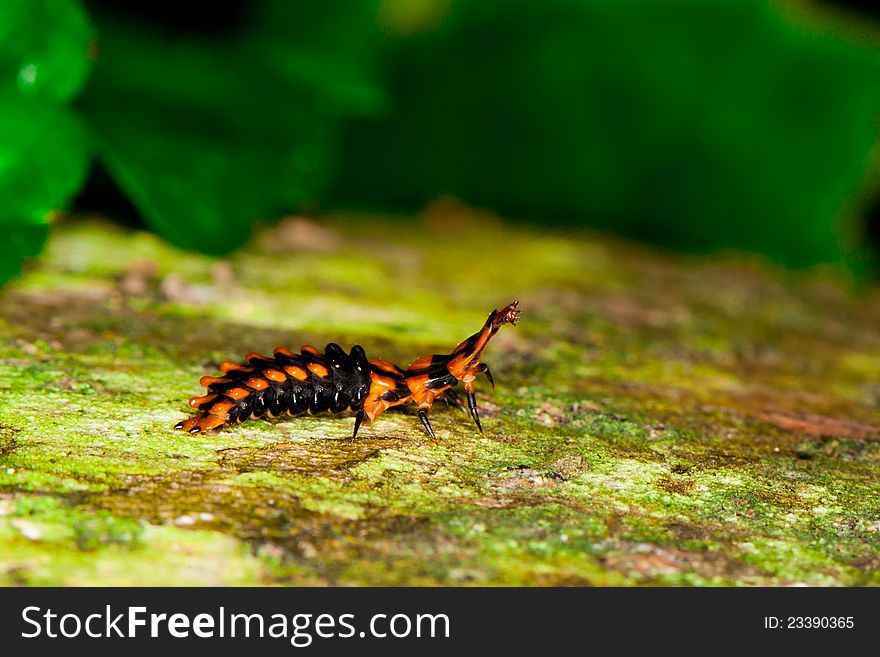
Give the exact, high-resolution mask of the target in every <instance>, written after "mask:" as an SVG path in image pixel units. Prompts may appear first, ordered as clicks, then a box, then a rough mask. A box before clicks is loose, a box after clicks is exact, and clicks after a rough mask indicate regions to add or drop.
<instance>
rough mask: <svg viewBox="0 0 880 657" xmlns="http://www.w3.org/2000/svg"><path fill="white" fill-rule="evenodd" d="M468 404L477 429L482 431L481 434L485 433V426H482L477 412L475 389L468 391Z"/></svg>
mask: <svg viewBox="0 0 880 657" xmlns="http://www.w3.org/2000/svg"><path fill="white" fill-rule="evenodd" d="M467 403H468V408H469V409H470V411H471V417H472V418H474V422H476V423H477V429H479V430H480V433H483V426H482V425H481V424H480V414H479V413H478V412H477V398H476V397H475V396H474V391H473V389H470V390H468V391H467Z"/></svg>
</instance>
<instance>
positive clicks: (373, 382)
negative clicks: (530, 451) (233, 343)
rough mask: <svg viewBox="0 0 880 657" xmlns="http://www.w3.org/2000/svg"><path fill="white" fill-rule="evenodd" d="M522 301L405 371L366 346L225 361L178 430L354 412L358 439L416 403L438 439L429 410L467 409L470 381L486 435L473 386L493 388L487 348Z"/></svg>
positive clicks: (473, 410)
mask: <svg viewBox="0 0 880 657" xmlns="http://www.w3.org/2000/svg"><path fill="white" fill-rule="evenodd" d="M518 305H519V302H518V301H514V302H513V303H511V304H510V305H509V306H506V307H504V308H502V309H501V310H493V311H492V312H491V313H490V314H489V318H488V319H487V320H486V323H485V324H483V328H481V329H480V330H479V331H478V332H477V333H475V334H474V335H472V336H471V337H469V338H468V339H467V340H465V341H464V342H462V343H461V344H459V345H458V346H457V347H456V348H455V349H453V350H452V353H450V354H435V355H433V356H422V357H421V358H419V359H417V360H415V361H413V363H412V364H410V366H409V367H408V368H407V369H406V370H403V369H401V368H399V367H398V366H397V365H395V364H394V363H391V362H388V361H387V360H380V359H375V360H367V355H366V353H365V352H364V349H363V347H361V346H360V345H355V346H354V347H352V348H351V352H349V353H347V354H346V353H345V351H344V350H343V349H342V348H341V347H340V346H339V345H338V344H335V343H333V342H331V343H330V344H328V345H327V347H326V348H325V349H324V353H323V354H322V353H321V352H319V351H318V350H317V349H315V348H314V347H312V346H311V345H304V346H303V347H302V348H301V349H300V353H298V354H295V353H293V352H291V351H289V350H287V349H284V348H283V347H279V348H277V349H276V350H275V351H274V353H273V357H271V358H269V357H268V356H261V355H260V354H257V353H249V354H248V355H247V356H245V362H244V363H241V364H239V363H233V362H231V361H226V362H224V363H221V364H220V369H221V370H222V371H223V376H221V377H213V376H203V377H202V378H201V379H200V380H199V383H200V384H201V385H203V386H206V387H207V389H208V392H207V394H206V395H204V396H202V397H193V398H192V399H190V400H189V405H190V406H192V407H193V408H195V409H198V410H199V411H201V412H200V414H199V415H197V416H196V417H192V418H189V419H188V420H184V421H183V422H178V423H177V425H175V427H174V428H175V429H183V430H184V431H188V432H189V433H198V432H200V431H208V430H210V429H216V428H218V427H222V426H223V425H228V424H233V423H236V422H244V421H245V420H249V419H251V418H260V417H263V416H266V415H268V416H269V417H277V416H279V415H282V414H284V413H287V414H288V415H301V414H303V413H313V414H316V413H322V412H325V411H329V412H331V413H338V412H342V411H347V410H348V411H352V412H354V413H356V415H355V421H354V436H352V437H357V433H358V429H359V428H360V426H361V422H363V420H364V419H366V420H367V421H368V422H372V421H373V420H375V419H376V418H377V417H379V416H380V415H381V414H382V413H383V412H384V411H385V410H386V409H388V408H391V407H392V406H398V405H400V404H407V403H414V404H416V405H417V406H418V407H419V419H420V420H421V421H422V425H424V427H425V430H426V431H427V432H428V434H429V435H430V436H431V437H432V438H433V437H434V430H433V429H432V428H431V423H430V422H428V411H429V410H430V408H431V406H432V404H433V403H434V401H435V400H436V399H444V400H446V401H448V402H450V403H452V404H454V405H456V406H458V407H459V408H461V409H463V408H464V406H463V405H462V403H461V398H460V397H459V396H458V393H457V392H456V391H455V390H454V387H455V386H456V385H457V384H458V382H459V381H461V382H462V383H464V390H465V395H466V397H467V405H468V409H469V410H470V414H471V417H472V418H473V419H474V422H476V424H477V428H478V429H479V430H480V431H482V430H483V427H482V426H481V425H480V416H479V413H478V412H477V401H476V398H475V397H474V390H475V386H474V380H475V379H476V376H477V374H480V373H482V374H485V375H486V378H488V379H489V382H490V383H491V384H492V387H493V388H494V387H495V382H494V381H493V380H492V374H491V372H490V371H489V367H488V366H487V365H485V364H484V363H481V362H480V358H481V357H482V355H483V350H484V349H485V348H486V345H487V344H488V343H489V340H490V339H491V338H492V336H493V335H495V333H497V332H498V329H499V328H501V327H502V326H503V325H504V324H516V320H517V318H518V317H519V313H520V311H519V309H518V308H517V306H518Z"/></svg>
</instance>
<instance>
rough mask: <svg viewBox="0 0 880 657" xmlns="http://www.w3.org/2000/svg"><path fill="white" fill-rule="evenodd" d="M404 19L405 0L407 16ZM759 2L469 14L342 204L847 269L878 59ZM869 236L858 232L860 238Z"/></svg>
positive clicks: (437, 45) (627, 0)
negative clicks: (395, 207) (582, 229)
mask: <svg viewBox="0 0 880 657" xmlns="http://www.w3.org/2000/svg"><path fill="white" fill-rule="evenodd" d="M397 1H398V2H404V1H406V0H397ZM778 12H779V9H778V8H777V9H775V11H774V9H772V8H770V7H768V6H767V4H766V3H764V2H762V1H761V0H715V1H713V2H705V1H704V0H665V1H664V2H656V0H508V1H506V2H498V1H497V0H452V2H450V3H448V8H447V18H446V20H445V22H444V23H443V24H442V25H441V26H440V27H439V28H437V29H435V30H433V31H429V32H426V33H420V34H417V35H415V36H413V37H412V38H409V39H403V40H401V41H400V42H399V43H398V44H397V46H396V48H395V49H394V50H393V51H392V52H391V53H390V54H389V57H388V61H389V65H390V66H391V69H392V75H393V80H392V90H393V95H394V97H395V100H396V102H395V104H394V108H393V111H392V112H391V113H390V114H389V116H388V117H386V118H385V119H384V120H380V121H359V122H357V123H356V124H355V126H354V128H353V129H352V130H351V131H350V133H349V135H350V136H349V139H348V141H347V142H346V144H345V151H344V153H343V156H342V158H341V161H343V162H344V163H346V169H345V170H344V171H343V172H342V176H341V182H340V185H339V188H340V190H341V193H343V194H347V195H348V196H350V197H352V198H361V199H370V200H374V201H377V200H378V201H386V202H387V201H389V200H390V201H395V202H402V203H424V202H425V201H427V200H430V199H431V198H433V197H436V196H437V195H438V194H453V195H456V196H458V197H460V198H462V199H464V200H465V201H468V202H470V203H474V204H480V205H486V206H489V207H494V208H496V209H498V210H500V211H503V212H504V213H506V214H510V215H519V216H526V217H530V218H537V219H538V220H539V221H545V222H568V223H572V224H582V225H584V224H585V225H591V226H597V227H600V228H605V229H609V230H613V231H615V232H618V233H623V234H626V235H630V236H634V237H638V238H641V239H644V240H650V241H653V242H656V243H660V244H663V245H668V246H673V247H678V248H687V249H691V250H697V251H704V250H709V249H715V248H723V247H734V248H740V249H744V250H750V251H756V252H762V253H765V254H768V255H770V256H772V257H774V258H775V259H777V260H778V261H780V262H783V263H786V264H788V265H792V266H801V265H809V264H813V263H818V262H835V261H836V262H841V261H844V260H846V258H847V257H848V253H847V250H848V249H849V248H851V245H847V244H845V243H844V240H845V235H846V233H847V232H849V233H855V232H857V231H855V230H850V229H849V228H847V226H846V225H845V224H846V223H847V222H852V221H854V219H855V218H854V217H843V216H842V215H841V212H842V210H843V208H844V207H845V203H846V201H847V200H848V199H850V198H851V197H852V196H853V194H854V193H856V192H857V190H859V188H860V185H861V184H862V182H863V181H864V179H865V177H866V172H867V169H868V166H869V154H870V152H871V149H872V147H873V146H874V144H876V142H877V137H878V133H877V124H876V117H877V116H878V114H880V60H878V58H877V53H876V49H871V48H868V47H864V46H858V45H855V44H852V43H847V42H846V41H844V40H843V39H842V38H840V37H836V36H834V34H833V33H832V32H831V31H830V30H825V31H824V32H822V31H820V30H818V29H817V28H816V27H815V26H811V25H809V24H808V23H807V24H805V25H804V26H800V25H797V24H795V23H794V22H793V21H794V19H792V18H791V17H783V16H781V15H780V14H779V13H778ZM850 228H851V226H850Z"/></svg>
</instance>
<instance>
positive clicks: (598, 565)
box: [0, 206, 880, 585]
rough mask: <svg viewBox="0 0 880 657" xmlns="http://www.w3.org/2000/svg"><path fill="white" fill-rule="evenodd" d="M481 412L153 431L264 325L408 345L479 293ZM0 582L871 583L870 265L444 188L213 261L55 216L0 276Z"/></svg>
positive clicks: (464, 322) (875, 388)
mask: <svg viewBox="0 0 880 657" xmlns="http://www.w3.org/2000/svg"><path fill="white" fill-rule="evenodd" d="M513 299H519V301H520V303H521V307H522V308H523V315H522V319H521V322H520V324H519V325H518V326H517V327H516V328H511V327H504V328H503V329H502V330H501V331H500V333H499V334H498V336H497V337H496V339H495V340H494V341H493V342H492V344H491V346H490V347H489V349H488V350H487V352H486V355H485V361H486V362H488V363H489V364H490V365H491V366H492V370H493V373H494V375H495V380H496V383H497V386H498V387H497V390H496V391H495V392H494V394H493V393H492V392H491V390H490V389H488V386H487V385H486V384H485V383H483V384H482V385H483V387H482V388H481V389H480V390H479V394H478V401H479V403H480V405H481V409H482V416H483V418H484V421H483V426H484V428H485V434H483V435H480V434H479V433H478V432H476V430H475V429H474V427H473V424H472V423H471V421H470V420H469V419H468V418H467V417H466V416H465V415H462V414H461V413H460V412H459V411H457V410H455V409H452V408H444V407H441V406H442V405H438V406H436V407H435V410H434V412H433V414H432V423H433V426H434V429H435V431H436V432H437V438H436V439H435V440H432V439H430V438H428V437H427V436H426V435H425V433H424V432H423V430H422V428H421V425H420V424H419V422H418V419H417V418H416V417H415V415H414V413H413V412H412V411H402V412H393V411H389V412H388V413H386V414H385V415H383V416H382V417H381V418H380V419H379V420H378V421H377V422H376V423H374V424H373V425H369V426H365V427H363V428H362V429H361V434H360V436H359V437H358V439H357V440H355V441H352V440H351V439H350V435H351V430H352V423H353V418H349V417H347V418H332V417H303V418H296V419H290V420H286V421H282V422H277V423H268V422H257V421H251V422H248V423H245V424H244V425H240V426H238V427H236V428H234V429H232V430H229V431H220V432H218V433H216V434H205V435H197V436H189V435H185V434H182V433H180V432H175V431H173V430H171V427H172V426H173V425H174V423H175V422H177V421H178V420H180V419H182V418H184V417H186V415H187V411H188V407H187V406H186V400H187V399H188V398H189V397H190V396H193V395H196V394H202V393H201V392H200V391H201V388H200V387H199V386H198V384H197V381H198V378H199V376H201V375H202V374H205V373H212V372H214V371H215V370H216V364H217V363H219V362H220V361H222V360H227V359H232V360H236V359H239V358H241V357H242V356H243V355H244V354H245V353H246V352H248V351H262V352H264V353H265V352H271V350H272V349H273V348H274V347H275V346H277V345H285V346H288V347H290V348H292V349H294V350H296V349H298V347H299V345H300V344H304V343H311V344H315V345H317V346H319V347H322V346H323V344H325V343H326V342H329V341H333V342H338V343H340V344H342V345H343V346H345V347H346V348H348V347H350V346H351V345H352V344H355V343H358V344H361V345H363V346H364V347H365V348H366V350H367V354H368V356H370V357H372V358H377V357H380V358H388V359H390V360H393V361H395V362H397V363H398V364H401V365H406V364H407V363H409V362H410V361H411V360H414V359H415V358H416V357H418V356H421V355H424V354H430V353H441V352H444V351H446V352H448V351H449V350H450V349H451V348H452V347H453V346H454V345H455V344H456V343H457V342H458V341H460V340H461V339H463V338H464V337H466V336H467V335H470V334H471V333H473V332H474V331H476V330H477V328H479V326H480V325H481V323H482V322H483V320H484V319H485V317H486V315H487V314H488V312H489V311H490V310H492V309H493V308H497V307H501V306H503V305H505V304H507V303H509V302H510V301H512V300H513ZM0 317H2V322H0V338H2V341H0V388H2V406H0V583H4V584H17V583H22V584H196V585H197V584H260V583H291V584H324V583H327V584H379V585H385V584H405V585H419V584H470V583H473V584H526V585H545V584H620V585H627V584H642V583H664V584H696V585H701V584H769V585H783V584H793V583H807V584H818V585H855V584H878V583H880V578H878V575H877V573H878V572H880V569H878V566H880V494H878V493H880V490H878V488H880V486H878V481H880V477H878V475H880V377H878V373H880V292H878V290H877V289H876V288H868V289H865V288H861V289H854V287H853V285H852V284H851V283H850V282H849V281H847V280H846V279H844V278H841V277H840V275H839V274H838V273H836V272H833V271H811V272H804V273H797V274H792V273H788V272H785V271H781V270H779V269H775V268H773V267H772V266H770V265H768V264H766V263H762V262H759V261H756V260H753V259H743V258H742V257H737V256H724V257H705V258H696V257H677V256H672V255H669V254H662V253H657V252H654V251H651V250H648V249H645V248H641V247H636V246H633V245H630V244H626V243H623V242H619V241H616V240H614V239H610V238H607V237H601V236H597V235H592V234H561V233H554V232H550V231H541V232H538V231H536V230H532V229H527V228H512V227H510V226H504V225H502V224H501V223H499V222H497V221H496V220H494V219H493V218H492V217H490V216H488V215H485V214H481V213H476V212H473V211H470V210H467V209H463V208H457V207H455V206H438V207H435V208H433V209H431V210H430V211H428V212H426V213H425V214H424V215H423V216H421V217H418V218H416V219H413V220H411V221H406V222H401V221H395V220H393V219H388V218H383V217H379V216H367V217H365V216H357V217H354V216H337V217H333V218H331V219H329V220H328V221H327V222H326V223H324V224H322V225H320V226H319V225H317V224H312V223H309V222H304V221H293V222H290V223H287V224H284V225H282V227H280V228H279V229H276V230H275V231H274V232H272V233H268V234H264V235H263V236H262V238H261V239H258V240H256V241H255V242H254V243H253V244H252V245H249V246H247V247H246V248H244V249H242V250H241V251H240V252H238V253H236V254H235V255H234V256H233V257H232V258H230V259H229V260H228V261H226V262H217V261H213V260H211V259H208V258H205V257H201V256H197V255H193V254H188V253H184V252H180V251H176V250H173V249H172V248H170V247H168V246H167V245H164V244H163V243H161V242H159V241H158V240H157V239H156V238H154V237H152V236H151V235H148V234H145V233H138V232H129V231H127V230H124V229H121V228H118V227H114V226H112V225H110V224H106V223H103V222H100V221H95V220H80V221H70V222H67V223H66V224H62V225H60V226H59V227H58V228H57V230H56V231H55V233H54V235H53V237H52V239H51V242H50V245H49V249H48V251H47V252H46V253H45V254H44V256H43V257H42V258H41V259H40V260H39V261H37V262H36V263H34V266H33V267H32V268H31V269H30V270H29V271H28V272H27V273H26V275H25V276H23V277H22V278H21V279H19V280H18V281H17V282H16V283H15V284H14V285H11V286H9V287H7V288H6V289H5V290H4V291H3V293H2V294H0Z"/></svg>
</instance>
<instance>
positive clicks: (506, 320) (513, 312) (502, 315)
mask: <svg viewBox="0 0 880 657" xmlns="http://www.w3.org/2000/svg"><path fill="white" fill-rule="evenodd" d="M517 306H519V301H514V302H513V303H511V304H510V305H508V306H504V308H502V309H501V310H493V311H492V314H491V315H489V319H488V320H487V321H486V323H487V324H489V323H490V322H491V324H492V328H493V329H495V330H496V331H497V330H498V329H499V328H500V327H501V326H503V325H504V324H513V325H514V326H516V321H517V320H518V319H519V313H520V310H519V308H518V307H517Z"/></svg>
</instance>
